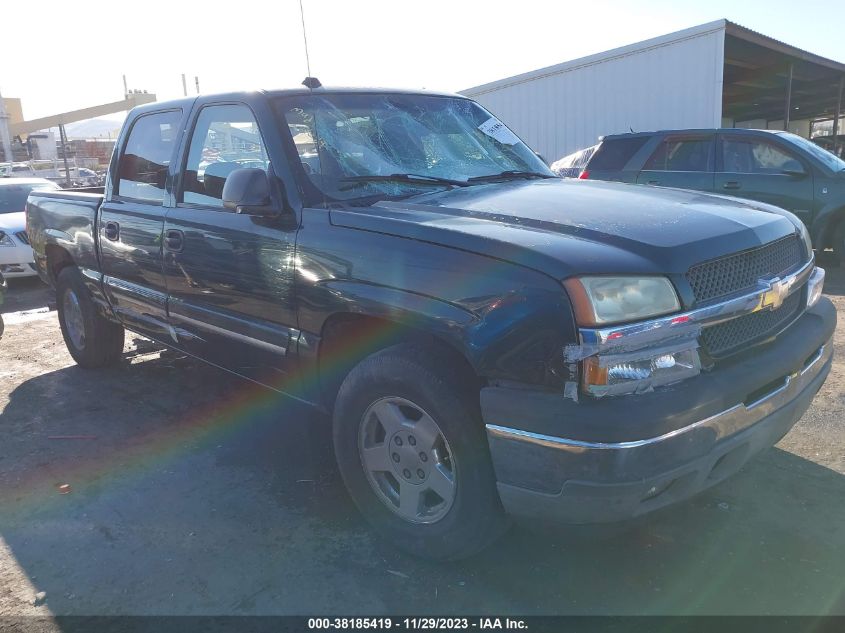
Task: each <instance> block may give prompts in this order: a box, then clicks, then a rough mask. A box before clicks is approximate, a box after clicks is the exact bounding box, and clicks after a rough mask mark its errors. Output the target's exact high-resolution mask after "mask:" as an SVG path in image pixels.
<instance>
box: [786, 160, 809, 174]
mask: <svg viewBox="0 0 845 633" xmlns="http://www.w3.org/2000/svg"><path fill="white" fill-rule="evenodd" d="M781 173H782V174H784V175H786V176H790V177H791V178H803V177H804V176H806V175H807V172H806V171H805V170H804V165H802V164H801V163H799V162H798V161H797V160H790V161H787V162H786V163H784V165H783V169H782V170H781Z"/></svg>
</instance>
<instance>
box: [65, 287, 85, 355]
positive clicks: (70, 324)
mask: <svg viewBox="0 0 845 633" xmlns="http://www.w3.org/2000/svg"><path fill="white" fill-rule="evenodd" d="M62 307H63V308H64V317H65V329H66V330H67V335H68V337H69V338H70V340H71V342H72V343H73V346H74V347H75V348H76V349H78V350H82V349H85V323H84V321H83V319H82V308H81V307H80V305H79V297H77V296H76V293H75V292H74V291H73V290H70V289H69V290H68V291H67V292H66V293H65V296H64V300H63V301H62Z"/></svg>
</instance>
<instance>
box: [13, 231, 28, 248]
mask: <svg viewBox="0 0 845 633" xmlns="http://www.w3.org/2000/svg"><path fill="white" fill-rule="evenodd" d="M15 237H17V238H18V239H19V240H20V241H21V242H23V243H24V244H26V245H27V246H29V235H27V234H26V231H18V232H17V233H15Z"/></svg>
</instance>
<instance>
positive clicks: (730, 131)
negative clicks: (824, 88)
mask: <svg viewBox="0 0 845 633" xmlns="http://www.w3.org/2000/svg"><path fill="white" fill-rule="evenodd" d="M757 132H762V133H764V134H783V133H784V130H760V129H756V128H741V127H725V128H689V129H683V130H650V131H645V132H622V133H621V134H606V135H604V136H603V137H602V140H608V139H615V138H635V137H637V136H653V135H655V134H717V133H718V134H749V133H750V134H754V133H757Z"/></svg>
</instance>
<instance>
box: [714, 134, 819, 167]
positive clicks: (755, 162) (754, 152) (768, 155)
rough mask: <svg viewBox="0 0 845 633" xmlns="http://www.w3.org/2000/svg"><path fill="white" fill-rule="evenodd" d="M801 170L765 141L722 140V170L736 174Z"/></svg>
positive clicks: (791, 158)
mask: <svg viewBox="0 0 845 633" xmlns="http://www.w3.org/2000/svg"><path fill="white" fill-rule="evenodd" d="M801 168H802V166H801V163H800V162H799V161H798V160H796V159H795V158H794V157H792V156H790V155H789V154H787V153H786V152H785V151H783V150H781V149H780V148H778V147H776V146H774V145H772V144H771V143H767V142H766V141H754V140H751V139H730V138H723V139H722V169H723V170H724V171H726V172H730V173H737V174H780V173H782V172H783V170H784V169H798V170H800V169H801Z"/></svg>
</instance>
